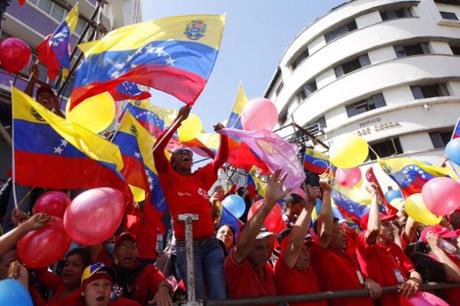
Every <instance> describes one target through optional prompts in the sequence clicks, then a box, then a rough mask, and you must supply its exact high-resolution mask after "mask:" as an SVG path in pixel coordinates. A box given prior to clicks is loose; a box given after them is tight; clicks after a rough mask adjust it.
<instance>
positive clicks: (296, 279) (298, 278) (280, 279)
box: [275, 249, 327, 306]
mask: <svg viewBox="0 0 460 306" xmlns="http://www.w3.org/2000/svg"><path fill="white" fill-rule="evenodd" d="M283 251H284V249H282V250H281V255H280V258H279V259H278V261H277V262H276V264H275V285H276V290H277V292H278V294H301V293H311V292H319V288H318V281H317V280H316V275H315V271H313V268H312V267H311V265H310V266H309V267H308V268H306V269H305V270H303V271H301V270H299V269H297V268H295V267H294V268H290V267H288V265H286V263H285V262H284V259H283ZM289 305H297V306H326V305H327V303H326V301H315V302H299V303H292V302H290V303H289Z"/></svg>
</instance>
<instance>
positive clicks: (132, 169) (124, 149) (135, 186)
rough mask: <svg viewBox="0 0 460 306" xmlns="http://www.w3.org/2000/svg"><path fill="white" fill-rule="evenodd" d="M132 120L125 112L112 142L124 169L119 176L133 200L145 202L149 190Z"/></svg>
mask: <svg viewBox="0 0 460 306" xmlns="http://www.w3.org/2000/svg"><path fill="white" fill-rule="evenodd" d="M134 120H135V119H134V118H133V116H132V115H131V114H130V113H129V112H126V114H125V116H124V117H123V119H122V121H121V122H120V127H119V128H118V131H117V133H116V134H115V136H114V137H113V140H112V142H113V143H114V144H116V145H118V147H119V148H120V152H121V156H122V158H123V163H124V167H123V169H121V174H122V175H123V176H124V178H125V180H126V182H127V183H128V184H129V188H130V189H131V191H132V193H133V196H134V200H135V201H136V202H141V201H144V200H145V198H146V196H147V195H148V194H149V193H150V190H149V185H148V182H147V176H146V173H145V169H144V167H145V166H144V161H143V159H142V155H141V152H140V150H139V145H138V143H137V138H136V135H137V131H136V128H135V126H134V123H133V121H134Z"/></svg>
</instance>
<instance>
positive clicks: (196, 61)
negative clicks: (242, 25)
mask: <svg viewBox="0 0 460 306" xmlns="http://www.w3.org/2000/svg"><path fill="white" fill-rule="evenodd" d="M224 19H225V18H224V16H223V15H185V16H174V17H167V18H162V19H157V20H151V21H147V22H143V23H138V24H133V25H129V26H125V27H122V28H119V29H116V30H114V31H112V32H110V33H108V34H107V35H106V36H104V37H103V38H102V39H101V40H99V41H96V42H89V43H86V44H82V45H79V47H80V49H81V50H82V52H83V53H84V55H85V59H84V61H83V62H82V63H81V65H80V66H79V67H78V69H77V71H76V73H75V79H74V83H73V89H72V93H71V106H70V109H72V108H73V107H74V106H75V105H77V104H78V103H80V102H81V101H83V100H84V99H86V98H88V97H90V96H93V95H96V94H98V93H101V92H103V91H113V90H114V88H115V87H116V86H118V85H119V84H120V83H121V82H123V81H131V82H135V83H138V84H142V85H146V86H149V87H153V88H155V89H158V90H161V91H164V92H166V93H168V94H170V95H173V96H175V97H176V98H178V99H179V100H181V101H183V102H185V103H187V104H193V103H194V102H195V100H196V99H197V98H198V96H199V94H200V93H201V91H202V90H203V88H204V86H205V84H206V82H207V80H208V78H209V76H210V74H211V71H212V68H213V66H214V62H215V61H216V58H217V53H218V49H219V46H220V42H221V39H222V33H223V29H224Z"/></svg>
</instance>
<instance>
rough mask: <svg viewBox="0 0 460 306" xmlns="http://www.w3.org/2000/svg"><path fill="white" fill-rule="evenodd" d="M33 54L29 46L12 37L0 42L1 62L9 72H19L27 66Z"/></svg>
mask: <svg viewBox="0 0 460 306" xmlns="http://www.w3.org/2000/svg"><path fill="white" fill-rule="evenodd" d="M31 54H32V52H31V51H30V47H29V45H27V44H26V43H25V42H24V41H23V40H21V39H19V38H16V37H10V38H7V39H4V40H2V42H0V62H1V64H2V66H3V68H5V70H7V71H9V72H13V73H14V72H18V71H19V70H21V69H22V68H24V67H25V66H27V65H28V64H29V61H30V56H31Z"/></svg>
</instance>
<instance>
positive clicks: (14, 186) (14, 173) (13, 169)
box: [10, 81, 19, 208]
mask: <svg viewBox="0 0 460 306" xmlns="http://www.w3.org/2000/svg"><path fill="white" fill-rule="evenodd" d="M12 90H13V83H12V81H10V92H11V91H12ZM13 103H14V101H13V99H12V100H11V107H12V108H14V105H13ZM13 117H14V116H13ZM14 130H15V129H14V118H13V119H12V122H11V136H12V137H11V138H12V140H11V163H12V166H13V167H11V179H12V184H13V186H12V187H13V188H12V189H13V202H14V207H16V208H18V207H19V205H18V198H17V195H16V163H15V158H14Z"/></svg>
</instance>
